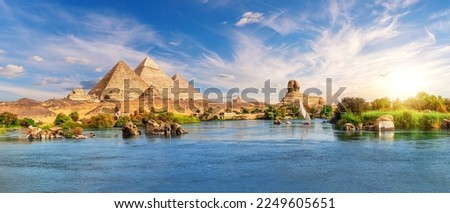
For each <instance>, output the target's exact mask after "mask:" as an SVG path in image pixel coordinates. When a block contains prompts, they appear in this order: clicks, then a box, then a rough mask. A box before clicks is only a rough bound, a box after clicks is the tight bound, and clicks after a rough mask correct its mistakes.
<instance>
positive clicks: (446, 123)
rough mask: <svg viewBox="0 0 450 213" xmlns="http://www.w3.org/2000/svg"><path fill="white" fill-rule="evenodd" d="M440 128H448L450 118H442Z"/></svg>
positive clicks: (449, 127)
mask: <svg viewBox="0 0 450 213" xmlns="http://www.w3.org/2000/svg"><path fill="white" fill-rule="evenodd" d="M442 128H443V129H450V120H448V119H444V120H443V121H442Z"/></svg>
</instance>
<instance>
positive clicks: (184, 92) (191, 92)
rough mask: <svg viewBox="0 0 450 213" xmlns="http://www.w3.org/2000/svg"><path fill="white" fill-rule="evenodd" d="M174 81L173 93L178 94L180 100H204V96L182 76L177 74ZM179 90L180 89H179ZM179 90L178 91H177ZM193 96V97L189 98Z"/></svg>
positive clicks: (173, 78) (173, 77)
mask: <svg viewBox="0 0 450 213" xmlns="http://www.w3.org/2000/svg"><path fill="white" fill-rule="evenodd" d="M172 80H173V82H174V88H173V89H172V91H173V93H175V94H178V99H181V100H187V99H190V98H192V99H194V100H198V99H202V95H201V94H200V92H199V91H198V90H197V89H195V88H194V86H193V85H191V84H190V83H189V82H188V81H186V80H185V79H184V78H183V77H181V75H180V74H178V73H177V74H175V75H173V76H172ZM177 88H178V89H177ZM176 89H177V90H176ZM189 96H191V97H189Z"/></svg>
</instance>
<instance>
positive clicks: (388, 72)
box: [380, 72, 389, 77]
mask: <svg viewBox="0 0 450 213" xmlns="http://www.w3.org/2000/svg"><path fill="white" fill-rule="evenodd" d="M388 74H389V72H387V73H386V74H384V75H380V76H381V77H386V76H387V75H388Z"/></svg>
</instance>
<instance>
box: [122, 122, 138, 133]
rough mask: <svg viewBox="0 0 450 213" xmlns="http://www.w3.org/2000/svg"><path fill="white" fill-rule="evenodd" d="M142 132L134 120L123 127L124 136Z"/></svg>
mask: <svg viewBox="0 0 450 213" xmlns="http://www.w3.org/2000/svg"><path fill="white" fill-rule="evenodd" d="M140 134H141V131H140V130H139V129H138V128H137V126H136V125H134V124H133V122H128V123H126V124H125V125H124V126H123V127H122V135H123V136H135V135H140Z"/></svg>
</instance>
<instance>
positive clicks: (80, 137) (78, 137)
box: [72, 132, 95, 139]
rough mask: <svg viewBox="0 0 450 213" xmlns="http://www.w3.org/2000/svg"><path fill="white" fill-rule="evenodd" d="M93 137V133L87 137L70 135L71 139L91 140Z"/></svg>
mask: <svg viewBox="0 0 450 213" xmlns="http://www.w3.org/2000/svg"><path fill="white" fill-rule="evenodd" d="M94 136H95V134H94V133H92V132H91V133H89V134H87V135H72V138H73V139H87V138H93V137H94Z"/></svg>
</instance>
